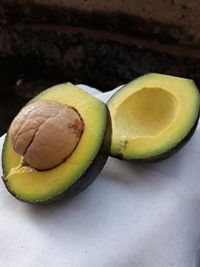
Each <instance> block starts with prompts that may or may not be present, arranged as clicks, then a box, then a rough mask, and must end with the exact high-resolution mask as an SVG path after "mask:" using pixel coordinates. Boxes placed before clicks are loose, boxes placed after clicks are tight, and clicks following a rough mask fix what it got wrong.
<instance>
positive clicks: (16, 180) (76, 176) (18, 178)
mask: <svg viewBox="0 0 200 267" xmlns="http://www.w3.org/2000/svg"><path fill="white" fill-rule="evenodd" d="M39 101H43V102H42V103H45V105H46V106H47V108H48V111H47V112H46V113H47V114H46V115H44V114H43V112H45V111H44V110H42V111H41V110H40V112H39V115H38V118H36V119H30V118H31V116H33V114H34V112H35V109H34V108H33V106H34V105H35V104H36V106H37V103H39ZM53 101H55V103H54V104H52V103H53ZM51 102H52V103H51ZM59 104H60V105H63V108H64V105H68V107H70V108H69V112H71V111H72V112H75V111H76V112H77V114H78V115H79V116H80V118H81V120H82V121H83V124H84V127H83V129H82V132H81V134H80V135H79V137H80V140H79V142H78V144H76V147H75V149H74V151H73V152H72V153H71V154H70V155H68V158H67V159H64V161H63V162H61V163H60V164H58V163H56V164H57V165H56V166H54V167H52V168H50V169H47V170H45V169H44V168H43V169H42V166H45V165H43V163H42V162H45V161H46V160H47V158H48V159H50V161H51V159H52V158H54V157H53V156H52V153H53V151H52V150H53V149H52V146H53V141H52V140H50V139H49V141H48V142H49V145H48V142H47V141H46V140H48V133H45V132H44V131H43V132H42V130H44V129H43V128H45V127H47V126H48V127H49V130H48V131H49V132H52V133H53V138H54V139H55V141H56V139H58V138H59V135H60V134H61V132H62V133H63V134H64V132H63V127H64V126H63V125H61V124H60V125H59V123H58V122H59V120H60V119H61V117H60V116H61V115H62V113H63V110H64V109H62V108H61V111H59V112H58V116H57V117H56V120H55V121H56V122H57V126H56V127H57V128H55V129H54V127H55V125H54V124H56V123H52V122H53V121H52V120H51V118H46V121H42V118H43V117H45V116H48V115H49V114H48V113H50V112H55V107H56V108H57V106H58V105H59ZM42 105H43V104H42ZM25 107H28V111H27V108H26V111H25V112H24V113H26V114H25V115H23V116H25V118H29V121H30V120H31V121H32V122H31V123H32V124H33V125H35V124H34V123H36V124H37V123H38V122H39V123H40V126H39V127H38V130H37V131H36V132H35V133H34V134H33V136H32V139H31V140H29V145H28V146H27V147H26V148H25V149H23V150H24V153H26V154H24V155H26V156H27V155H28V151H29V152H31V153H32V154H31V153H29V156H27V159H26V158H25V159H26V160H28V161H29V160H30V161H32V162H33V163H34V164H39V165H37V166H39V168H41V169H39V170H38V169H37V168H34V167H32V166H30V165H29V164H27V161H25V160H24V157H25V156H22V155H19V154H18V153H17V152H16V151H15V150H14V149H13V145H12V142H11V141H12V140H11V136H10V135H11V133H10V130H9V131H8V133H7V136H6V138H5V141H4V145H3V152H2V166H3V181H4V183H5V185H6V188H7V189H8V191H9V192H10V193H11V194H12V195H14V196H15V197H16V198H18V199H20V200H22V201H25V202H30V203H50V202H52V201H54V200H57V199H60V198H61V197H63V196H65V197H67V198H68V197H71V196H73V195H75V194H76V193H78V192H80V191H82V190H84V189H85V188H86V187H87V186H89V185H90V184H91V182H92V181H93V180H94V179H95V178H96V176H97V175H98V174H99V172H100V171H101V169H102V168H103V166H104V165H105V163H106V160H107V157H108V155H109V151H110V140H111V121H110V115H109V111H108V108H107V106H106V105H105V104H104V103H103V102H101V101H100V100H98V99H97V98H95V97H94V96H92V95H90V94H88V93H87V92H85V91H83V90H82V89H80V88H78V87H76V86H74V85H72V84H71V83H66V84H60V85H56V86H54V87H51V88H49V89H47V90H45V91H43V92H42V93H40V94H39V95H38V96H36V97H35V98H33V99H32V100H31V101H30V102H29V103H28V104H27V105H26V106H25ZM72 109H73V110H72ZM22 110H23V109H22ZM30 110H31V111H30ZM64 112H65V111H64ZM27 114H28V115H27ZM41 114H42V115H41ZM42 116H43V117H42ZM55 121H54V122H55ZM75 121H76V120H75ZM63 124H64V122H63ZM27 125H28V123H27V122H24V123H23V125H21V126H20V127H18V123H16V125H15V127H14V126H13V127H14V128H15V129H14V131H15V132H16V133H15V134H16V136H17V137H16V138H15V139H16V140H17V141H16V140H15V139H14V141H16V143H17V145H18V146H19V147H22V143H23V141H20V140H19V136H20V134H21V136H22V137H23V140H26V141H27V139H28V137H27V136H28V134H29V133H31V129H32V127H34V126H29V130H28V131H26V133H22V130H21V129H23V127H28V126H27ZM44 125H45V127H44ZM11 126H12V124H11ZM16 127H17V130H16ZM70 129H71V130H74V132H72V133H76V134H77V129H76V127H74V125H71V126H70V127H69V130H70ZM20 131H21V132H20ZM19 133H20V134H19ZM42 134H43V135H44V136H43V137H42ZM45 134H46V135H45ZM17 138H18V139H17ZM41 138H43V139H41ZM70 138H71V137H70ZM29 139H30V138H29ZM36 139H37V140H36ZM36 141H37V142H36ZM45 142H46V147H45ZM72 142H73V140H72V139H70V142H69V145H71V143H72ZM54 143H56V142H54ZM33 144H34V145H35V146H36V144H37V145H41V146H42V145H43V147H44V150H45V153H46V155H45V156H43V158H41V157H40V156H41V155H40V150H39V149H38V150H37V149H35V148H34V149H35V150H34V149H33V148H32V150H30V147H31V146H32V147H33ZM56 145H57V148H56V149H57V150H59V151H60V150H61V149H62V147H61V146H62V144H61V143H60V142H57V144H56ZM59 146H60V147H59ZM63 146H64V145H63ZM20 149H21V148H20ZM51 149H52V150H51ZM36 150H37V151H36ZM34 151H35V152H34ZM59 151H58V152H59ZM34 153H36V154H35V156H33V154H34ZM30 154H31V155H30ZM32 156H33V157H32ZM38 158H40V160H38Z"/></svg>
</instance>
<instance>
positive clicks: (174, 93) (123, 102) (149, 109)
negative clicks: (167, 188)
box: [107, 73, 200, 162]
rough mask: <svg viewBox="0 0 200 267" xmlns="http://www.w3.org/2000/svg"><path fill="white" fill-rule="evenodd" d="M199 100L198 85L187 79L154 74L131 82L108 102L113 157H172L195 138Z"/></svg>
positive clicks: (154, 159) (142, 159) (151, 158)
mask: <svg viewBox="0 0 200 267" xmlns="http://www.w3.org/2000/svg"><path fill="white" fill-rule="evenodd" d="M199 100H200V98H199V91H198V89H197V87H196V85H195V83H194V82H193V81H192V80H190V79H186V78H180V77H174V76H170V75H163V74H158V73H150V74H146V75H144V76H141V77H139V78H137V79H135V80H134V81H132V82H130V83H128V84H127V85H125V86H124V87H122V88H121V89H120V90H119V91H117V92H116V93H115V94H114V95H113V96H112V97H111V98H110V99H109V101H108V103H107V104H108V107H109V110H110V114H111V118H112V142H111V151H110V154H111V156H113V157H116V158H119V159H125V160H134V161H140V162H146V161H147V162H148V161H149V162H151V161H157V160H161V159H164V158H167V157H169V156H171V155H172V154H173V153H175V152H176V151H178V149H180V148H181V147H182V146H183V145H184V144H186V143H187V141H188V140H189V139H190V138H191V136H192V135H193V133H194V131H195V129H196V126H197V123H198V119H199V110H200V101H199Z"/></svg>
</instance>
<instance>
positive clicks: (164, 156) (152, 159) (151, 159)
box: [110, 111, 200, 163]
mask: <svg viewBox="0 0 200 267" xmlns="http://www.w3.org/2000/svg"><path fill="white" fill-rule="evenodd" d="M199 116H200V111H199V113H198V116H197V119H196V121H195V124H194V126H193V127H192V129H191V130H190V131H189V133H188V134H187V135H186V136H185V138H184V139H182V141H181V142H180V143H178V144H177V145H176V146H175V147H173V148H172V149H170V150H169V151H167V152H165V153H163V154H160V155H158V156H156V157H149V158H145V159H130V160H128V161H131V162H135V163H137V162H138V163H146V162H149V163H151V162H158V161H161V160H164V159H167V158H169V157H171V156H173V155H174V154H175V153H177V152H178V151H179V150H180V149H181V148H182V147H183V146H184V145H186V144H187V143H188V142H189V141H190V139H191V138H192V136H193V134H194V132H195V130H196V128H197V125H198V122H199ZM110 156H111V157H114V158H117V159H120V160H127V159H126V158H125V157H124V156H123V155H122V154H121V153H119V154H117V155H110Z"/></svg>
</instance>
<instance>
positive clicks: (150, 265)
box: [0, 85, 200, 267]
mask: <svg viewBox="0 0 200 267" xmlns="http://www.w3.org/2000/svg"><path fill="white" fill-rule="evenodd" d="M80 87H82V88H85V89H87V91H89V92H90V93H95V94H97V96H98V97H99V98H101V99H102V100H104V101H106V100H107V99H108V98H109V97H110V96H111V94H112V92H111V93H109V92H108V93H105V94H100V93H98V91H97V90H94V91H93V90H92V89H90V88H88V87H84V86H83V85H81V86H80ZM199 137H200V131H199V129H197V131H196V133H195V134H194V136H193V138H192V140H191V141H190V142H189V143H188V144H187V145H186V146H185V147H184V148H183V149H182V150H181V151H180V152H179V153H177V154H176V155H174V156H173V157H171V158H169V159H167V160H164V161H162V162H159V163H154V164H140V165H139V164H133V163H128V162H125V161H120V160H117V159H112V158H110V159H109V160H108V162H107V164H106V166H105V168H104V170H103V171H102V172H101V174H100V175H99V176H98V177H97V179H96V180H95V182H94V183H93V184H92V185H91V186H90V187H89V188H88V189H87V190H85V191H84V192H82V193H80V194H79V195H78V196H76V197H74V198H73V199H72V200H70V201H68V202H61V203H57V204H53V205H49V206H44V207H43V206H33V205H29V204H26V203H22V202H20V201H18V200H16V199H15V198H14V197H12V196H11V195H10V194H9V193H8V192H7V191H6V189H5V187H4V185H3V182H2V181H1V182H0V266H4V267H13V266H15V267H18V266H20V267H35V266H37V267H46V266H48V267H61V266H66V267H170V266H175V267H190V266H192V267H194V266H199V260H198V254H199V248H200V138H199ZM3 139H4V137H2V138H1V139H0V149H1V147H2V143H3ZM0 174H2V170H1V169H0Z"/></svg>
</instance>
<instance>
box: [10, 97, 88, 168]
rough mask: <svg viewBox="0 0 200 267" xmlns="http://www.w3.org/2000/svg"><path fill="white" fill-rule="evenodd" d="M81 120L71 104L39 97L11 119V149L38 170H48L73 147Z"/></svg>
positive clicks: (59, 162) (66, 155) (79, 129)
mask: <svg viewBox="0 0 200 267" xmlns="http://www.w3.org/2000/svg"><path fill="white" fill-rule="evenodd" d="M83 129H84V123H83V120H82V118H81V117H80V115H79V113H78V112H77V111H76V110H75V109H74V108H73V107H71V106H68V105H63V104H60V103H58V102H56V101H53V100H41V101H37V102H34V103H32V104H29V105H27V106H25V107H24V108H23V109H22V110H21V111H20V112H19V113H18V115H17V116H16V117H15V119H14V120H13V122H12V124H11V126H10V129H9V136H10V141H11V145H12V147H13V149H14V150H15V151H16V152H17V153H18V154H19V155H22V156H23V158H24V162H25V163H26V164H28V165H30V166H31V167H32V168H35V169H37V170H48V169H51V168H54V167H56V166H57V165H59V164H61V163H62V162H63V161H64V160H66V159H67V158H68V157H69V156H70V155H71V154H72V153H73V151H74V150H75V148H76V146H77V145H78V143H79V141H80V139H81V135H82V133H83Z"/></svg>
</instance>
